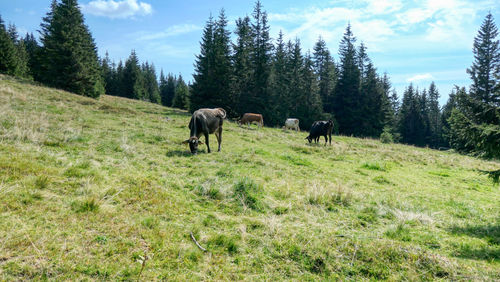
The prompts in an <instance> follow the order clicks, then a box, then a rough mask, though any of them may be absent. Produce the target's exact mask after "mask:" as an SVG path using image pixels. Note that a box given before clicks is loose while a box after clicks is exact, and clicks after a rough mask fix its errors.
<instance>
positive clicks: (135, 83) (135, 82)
mask: <svg viewBox="0 0 500 282" xmlns="http://www.w3.org/2000/svg"><path fill="white" fill-rule="evenodd" d="M122 85H123V93H122V95H120V96H123V97H127V98H131V99H138V100H142V99H144V98H145V96H146V93H145V89H144V77H143V74H142V71H141V67H140V66H139V59H138V58H137V55H136V53H135V50H132V52H131V53H130V56H129V57H128V59H127V61H125V67H124V69H123V78H122Z"/></svg>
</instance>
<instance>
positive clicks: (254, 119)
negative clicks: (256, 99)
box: [238, 113, 264, 127]
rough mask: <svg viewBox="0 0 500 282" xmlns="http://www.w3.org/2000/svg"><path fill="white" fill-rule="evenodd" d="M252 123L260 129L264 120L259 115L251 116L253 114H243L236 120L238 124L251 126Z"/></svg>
mask: <svg viewBox="0 0 500 282" xmlns="http://www.w3.org/2000/svg"><path fill="white" fill-rule="evenodd" d="M253 122H256V123H257V124H258V125H259V126H260V127H262V126H264V118H263V117H262V115H261V114H253V113H245V114H243V116H242V117H241V119H240V120H238V124H240V125H241V124H247V125H248V124H251V123H253Z"/></svg>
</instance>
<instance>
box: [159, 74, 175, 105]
mask: <svg viewBox="0 0 500 282" xmlns="http://www.w3.org/2000/svg"><path fill="white" fill-rule="evenodd" d="M176 80H177V79H176V78H175V76H174V75H173V74H172V73H168V74H167V82H166V84H165V87H164V89H163V96H162V101H164V102H162V103H163V105H165V106H167V107H172V101H173V100H174V96H175V83H176Z"/></svg>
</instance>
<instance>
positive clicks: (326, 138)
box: [325, 134, 328, 146]
mask: <svg viewBox="0 0 500 282" xmlns="http://www.w3.org/2000/svg"><path fill="white" fill-rule="evenodd" d="M326 144H328V135H326V134H325V146H326Z"/></svg>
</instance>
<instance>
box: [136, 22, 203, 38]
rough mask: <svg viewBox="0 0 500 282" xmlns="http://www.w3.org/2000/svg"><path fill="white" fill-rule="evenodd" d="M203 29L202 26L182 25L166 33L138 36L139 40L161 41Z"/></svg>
mask: <svg viewBox="0 0 500 282" xmlns="http://www.w3.org/2000/svg"><path fill="white" fill-rule="evenodd" d="M201 29H202V28H201V27H200V26H197V25H194V24H181V25H174V26H171V27H169V28H167V29H166V30H164V31H160V32H155V33H146V34H142V35H138V36H137V40H139V41H142V40H156V39H161V38H166V37H171V36H176V35H181V34H185V33H189V32H193V31H197V30H201Z"/></svg>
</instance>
